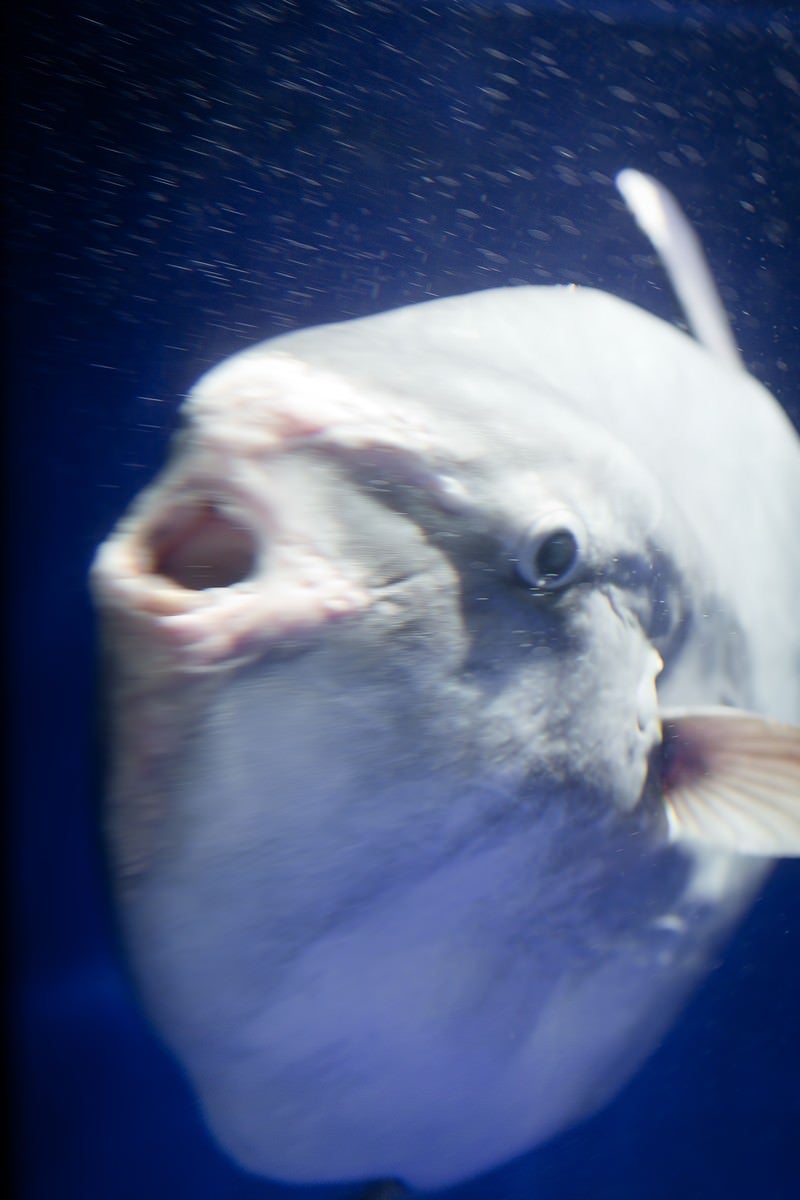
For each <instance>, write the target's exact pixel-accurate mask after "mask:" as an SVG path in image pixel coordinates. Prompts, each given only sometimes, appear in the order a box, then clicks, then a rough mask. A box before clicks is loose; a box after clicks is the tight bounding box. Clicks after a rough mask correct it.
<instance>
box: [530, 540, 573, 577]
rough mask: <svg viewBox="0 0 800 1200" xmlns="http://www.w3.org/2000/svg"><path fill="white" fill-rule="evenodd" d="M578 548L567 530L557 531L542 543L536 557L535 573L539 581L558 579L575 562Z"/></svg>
mask: <svg viewBox="0 0 800 1200" xmlns="http://www.w3.org/2000/svg"><path fill="white" fill-rule="evenodd" d="M577 550H578V547H577V545H576V543H575V538H574V536H573V535H572V534H571V533H570V532H569V530H568V529H559V530H558V532H557V533H553V534H551V535H550V537H549V538H548V539H547V541H546V542H542V545H541V546H540V547H539V553H538V554H537V555H536V573H537V575H538V576H539V578H540V579H559V578H560V577H561V576H562V575H564V574H565V572H567V571H568V570H569V569H570V567H571V566H572V564H573V563H574V562H575V555H576V553H577Z"/></svg>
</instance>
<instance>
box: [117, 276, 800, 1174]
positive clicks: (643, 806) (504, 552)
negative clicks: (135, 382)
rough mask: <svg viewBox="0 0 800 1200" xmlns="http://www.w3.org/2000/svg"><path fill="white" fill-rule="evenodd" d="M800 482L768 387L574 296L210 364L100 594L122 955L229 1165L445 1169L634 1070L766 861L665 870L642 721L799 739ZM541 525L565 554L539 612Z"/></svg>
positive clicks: (525, 1140) (489, 1158) (414, 316)
mask: <svg viewBox="0 0 800 1200" xmlns="http://www.w3.org/2000/svg"><path fill="white" fill-rule="evenodd" d="M755 444H757V445H758V446H759V447H760V454H759V456H758V457H757V458H756V459H754V457H753V455H752V446H753V445H755ZM712 445H713V447H714V452H713V453H710V451H709V447H711V446H712ZM799 468H800V453H799V452H798V446H797V439H796V438H795V437H794V435H793V434H792V431H791V429H790V428H789V426H788V424H787V423H786V421H785V420H784V418H783V417H782V415H781V413H780V411H779V410H778V408H777V406H776V405H775V404H774V402H773V401H772V400H771V398H770V397H769V396H768V395H767V394H766V393H765V392H763V390H762V389H760V388H759V387H758V385H757V384H755V383H754V382H753V381H752V380H750V379H748V378H747V377H746V376H745V375H744V374H743V373H738V372H736V371H735V370H733V369H731V368H728V367H725V366H723V365H720V364H717V363H716V362H715V361H714V360H713V359H712V358H711V357H710V355H709V354H708V353H707V352H705V351H704V350H702V349H701V348H699V347H697V346H696V345H694V344H693V343H691V342H690V341H689V339H688V338H685V337H684V336H683V335H681V334H679V333H678V332H677V331H675V330H673V329H670V328H669V327H667V326H665V325H663V324H662V323H660V322H657V321H655V320H654V319H653V318H651V317H648V316H647V315H646V314H643V313H641V312H639V311H637V310H635V309H632V308H631V307H630V306H627V305H624V304H622V303H620V302H618V301H615V300H613V299H612V298H610V297H607V296H604V295H602V294H600V293H593V292H580V291H567V290H561V289H544V288H531V289H519V290H514V291H504V292H494V293H484V294H482V295H479V296H475V297H464V298H462V299H460V300H452V301H441V302H436V303H434V304H431V305H423V306H417V307H416V308H414V309H406V310H400V311H399V312H397V313H390V314H386V315H384V316H381V317H376V318H370V319H368V320H365V321H357V322H352V323H350V324H347V325H343V326H336V327H330V328H328V329H321V330H311V331H308V332H306V333H303V334H298V335H292V336H290V337H287V338H282V339H279V340H278V341H276V342H273V343H270V344H267V345H266V346H265V347H259V348H256V349H255V350H254V351H251V352H249V353H247V354H245V355H241V356H239V357H238V358H236V359H233V360H230V361H229V362H228V363H225V364H223V365H222V366H221V367H220V368H217V369H216V370H215V371H214V372H211V373H210V375H209V376H207V377H206V378H205V379H204V380H203V381H201V383H200V384H199V385H198V388H197V390H196V392H195V394H194V395H193V397H192V398H191V400H190V403H189V408H188V426H187V430H186V432H185V433H184V435H183V438H182V441H181V442H180V444H179V446H178V449H177V451H176V455H175V457H174V459H173V462H172V464H171V466H170V467H169V468H168V469H167V472H166V474H165V476H164V479H163V480H162V481H161V482H160V483H159V482H157V483H156V485H155V487H154V489H152V490H151V492H150V493H148V494H146V495H145V496H144V497H143V499H142V500H141V501H140V502H139V505H138V508H137V509H135V510H134V512H133V513H132V514H131V516H130V517H129V518H128V520H127V523H126V524H124V525H123V526H122V527H121V529H120V531H119V533H118V534H117V535H116V537H115V538H114V539H112V540H111V541H110V542H109V543H108V544H107V546H106V547H105V548H104V549H103V550H102V551H101V553H100V556H99V559H98V565H97V567H96V570H95V582H96V591H97V595H98V600H99V603H100V605H101V608H102V609H103V611H104V613H105V614H106V619H107V622H108V630H109V636H108V643H109V648H110V652H111V659H112V678H113V679H114V681H115V682H114V683H113V698H114V714H113V721H114V726H115V760H114V769H113V771H112V780H111V789H110V791H111V798H110V829H111V838H112V844H113V850H114V855H115V860H116V863H117V867H118V873H119V879H120V899H121V911H122V917H123V922H124V925H125V929H126V933H127V936H128V939H129V943H130V947H131V952H132V959H133V962H134V966H135V969H136V971H137V975H138V978H139V980H140V984H141V988H142V992H143V995H144V998H145V1001H146V1004H147V1005H148V1007H149V1009H150V1011H151V1012H152V1014H153V1016H154V1019H155V1021H156V1024H157V1025H158V1026H159V1028H160V1029H161V1031H162V1033H163V1035H164V1037H165V1038H166V1040H167V1042H168V1043H169V1044H170V1045H171V1046H172V1047H173V1048H174V1050H175V1051H176V1053H177V1054H178V1056H179V1058H180V1059H181V1060H182V1061H183V1063H184V1065H185V1067H186V1069H187V1071H188V1073H189V1075H190V1077H191V1078H192V1080H193V1081H194V1083H195V1085H196V1087H197V1089H198V1093H199V1095H200V1098H201V1101H202V1103H203V1106H204V1108H205V1111H206V1113H207V1115H208V1118H209V1121H210V1123H211V1126H212V1128H213V1129H214V1131H215V1132H216V1134H217V1136H218V1137H219V1138H220V1139H221V1141H222V1142H223V1144H224V1145H225V1146H227V1148H228V1149H229V1150H230V1151H231V1152H232V1153H233V1154H234V1155H235V1156H236V1157H237V1158H238V1159H239V1160H240V1161H242V1162H243V1163H244V1164H246V1165H247V1166H250V1167H252V1168H254V1169H255V1170H258V1171H262V1172H264V1173H265V1174H268V1175H274V1176H277V1177H280V1178H284V1179H289V1180H294V1181H324V1180H335V1179H355V1178H364V1179H367V1178H370V1177H373V1178H380V1177H399V1178H403V1179H405V1180H407V1181H409V1182H410V1183H412V1184H414V1185H418V1186H425V1187H430V1186H440V1185H444V1184H447V1183H451V1182H454V1181H456V1180H458V1179H460V1178H463V1177H466V1176H468V1175H470V1174H472V1173H475V1172H477V1171H480V1170H483V1169H486V1168H488V1167H491V1166H492V1165H494V1164H496V1163H498V1162H501V1161H503V1160H504V1159H505V1158H508V1157H510V1156H511V1155H513V1154H515V1153H518V1152H520V1151H522V1150H524V1149H526V1148H527V1147H529V1146H531V1145H534V1144H535V1143H536V1142H538V1141H541V1140H543V1139H544V1138H546V1137H548V1136H549V1135H551V1134H552V1133H554V1132H556V1131H557V1130H558V1129H560V1128H563V1127H564V1126H565V1125H567V1124H569V1123H570V1122H571V1121H574V1120H576V1119H577V1118H578V1117H580V1116H582V1115H583V1114H584V1113H586V1112H589V1111H591V1110H592V1109H594V1108H596V1107H597V1106H598V1105H599V1104H600V1103H602V1101H603V1100H604V1099H605V1098H606V1097H607V1096H608V1095H610V1094H611V1093H613V1091H614V1090H615V1089H616V1088H617V1087H618V1086H619V1085H620V1084H621V1083H622V1082H623V1081H624V1079H625V1078H627V1077H628V1076H629V1074H630V1073H631V1071H632V1070H633V1069H634V1068H635V1066H636V1065H637V1064H638V1063H639V1062H640V1061H641V1059H642V1058H643V1057H644V1056H645V1055H646V1054H647V1052H648V1051H649V1050H650V1049H651V1047H652V1046H653V1044H654V1043H655V1041H656V1040H657V1038H658V1037H659V1036H660V1034H661V1032H662V1030H663V1029H664V1028H665V1026H666V1024H667V1023H668V1021H669V1020H670V1018H671V1017H672V1015H673V1013H674V1012H675V1010H676V1008H677V1007H678V1006H679V1005H680V1003H681V1002H682V1000H683V999H684V997H685V995H686V994H687V992H688V989H689V988H690V986H691V984H692V983H693V982H694V980H695V979H696V978H697V977H698V975H700V974H701V973H702V971H703V969H704V968H705V966H706V965H707V963H708V960H709V956H710V954H711V953H712V952H713V950H714V948H715V946H716V945H717V944H718V941H719V939H720V937H721V936H722V935H723V934H724V933H725V931H726V930H727V929H728V928H729V927H730V925H731V923H732V922H733V920H734V919H735V917H736V916H737V914H738V913H739V912H740V911H741V909H742V907H743V906H744V904H745V903H746V900H747V898H748V897H749V895H750V894H751V892H752V889H753V887H754V886H755V885H756V883H757V882H758V880H759V878H760V877H761V875H762V874H763V870H764V867H763V865H762V864H761V863H759V862H758V861H757V860H747V859H737V858H735V857H733V856H729V855H724V854H721V853H716V852H712V851H702V852H700V851H692V852H689V851H687V850H683V849H680V848H678V847H675V846H671V845H668V843H667V838H666V829H665V822H664V818H663V813H662V810H661V803H660V800H661V797H660V785H659V779H658V776H657V772H656V771H655V770H649V766H650V762H651V758H652V755H653V751H654V748H655V747H657V745H658V741H659V736H660V729H659V723H658V718H657V700H659V701H660V702H661V703H664V702H665V701H666V702H667V703H670V704H684V705H689V704H720V703H722V704H735V705H740V706H743V707H749V708H755V709H756V710H757V711H762V712H764V713H767V714H770V715H774V716H776V717H781V718H783V719H786V720H793V719H797V717H798V715H800V712H798V709H799V708H800V704H799V703H798V696H797V686H798V683H797V662H798V643H797V637H798V633H797V630H796V628H794V625H796V621H794V620H793V619H792V617H791V614H792V611H793V610H792V603H791V598H792V596H793V595H795V594H796V591H797V588H798V586H800V578H799V577H798V576H799V575H800V570H799V568H798V562H797V560H796V557H795V559H791V558H790V557H789V555H788V554H786V553H785V548H786V547H787V546H788V545H794V544H795V539H794V529H795V527H796V519H797V516H798V513H800V497H799V496H798V487H799V486H800V469H799ZM745 469H746V470H747V472H748V487H747V495H746V496H745V495H744V494H743V491H742V488H741V486H740V481H741V479H742V477H743V472H744V470H745ZM212 509H213V512H212V516H211V517H209V516H208V513H209V512H211V511H212ZM555 509H557V510H559V512H563V513H565V514H567V517H566V518H565V519H567V520H568V521H572V522H574V526H575V528H576V529H580V530H581V543H580V561H579V565H578V569H577V570H576V571H575V573H574V575H573V576H572V577H571V578H570V580H569V582H568V583H567V584H565V586H563V587H554V588H553V589H551V590H547V589H542V588H532V587H531V586H530V585H529V584H528V583H525V582H524V581H523V580H521V579H520V576H519V572H518V566H519V560H520V557H521V556H524V554H525V553H526V552H527V551H528V550H529V549H530V546H531V545H532V544H533V543H532V542H531V538H530V536H529V531H530V529H531V525H532V523H533V524H534V526H535V525H536V522H537V521H540V520H541V519H542V517H543V515H544V516H545V517H546V516H547V514H548V513H551V512H552V511H553V510H555ZM186 514H189V515H188V516H187V515H186ZM192 522H195V525H196V528H197V529H198V530H200V532H199V533H193V534H191V536H190V535H189V534H187V533H186V530H187V529H190V528H195V526H193V525H192ZM217 526H218V527H219V530H217ZM226 526H227V528H228V530H229V532H230V537H231V538H232V539H233V541H232V542H231V543H230V544H231V545H235V544H236V538H237V536H240V538H241V541H242V546H243V547H244V549H243V550H242V552H241V554H240V555H239V560H238V566H237V563H236V562H235V561H234V559H235V555H234V556H233V557H229V558H228V559H227V560H226V561H225V563H224V570H223V566H222V565H220V561H221V560H220V555H221V554H222V551H221V550H220V546H221V545H223V544H224V543H225V538H224V536H222V537H220V536H218V532H219V531H221V532H222V533H223V534H224V531H225V527H226ZM204 529H205V530H206V532H205V533H203V532H202V531H203V530H204ZM237 529H238V530H240V531H241V530H244V533H240V534H239V535H237V533H236V530H237ZM776 546H777V547H778V548H779V552H776ZM743 547H746V548H747V563H748V569H747V571H743V569H742V548H743ZM204 553H205V554H206V555H207V557H208V558H209V561H212V560H213V562H216V563H217V569H218V578H217V580H216V582H217V585H218V586H216V587H212V588H206V587H202V588H201V587H200V586H198V584H197V583H196V581H194V582H189V581H190V580H194V576H193V575H191V573H190V572H191V571H194V570H195V567H196V564H193V563H191V562H190V560H191V559H192V555H194V556H195V557H197V556H198V555H199V556H200V557H201V558H202V555H203V554H204ZM212 577H213V573H212ZM187 584H188V586H187ZM662 661H663V670H662V669H661V667H662ZM656 686H657V687H658V697H657V696H656Z"/></svg>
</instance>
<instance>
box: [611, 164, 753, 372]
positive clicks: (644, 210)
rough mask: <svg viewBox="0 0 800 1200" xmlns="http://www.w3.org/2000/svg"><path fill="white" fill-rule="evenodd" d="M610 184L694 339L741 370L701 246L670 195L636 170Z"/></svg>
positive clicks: (620, 174) (740, 360)
mask: <svg viewBox="0 0 800 1200" xmlns="http://www.w3.org/2000/svg"><path fill="white" fill-rule="evenodd" d="M615 183H616V185H617V189H618V191H619V193H620V195H621V196H622V198H623V200H624V201H625V203H626V204H627V206H628V208H629V209H630V211H631V213H632V214H633V216H634V217H635V219H636V224H637V225H638V226H639V228H640V229H641V231H642V233H643V234H644V235H645V237H647V238H649V240H650V241H651V242H652V244H653V246H654V247H655V249H656V251H657V253H658V256H659V258H660V259H661V261H662V263H663V265H664V268H665V270H666V272H667V274H668V275H669V278H670V280H671V282H672V286H673V288H674V289H675V293H676V295H677V297H678V300H679V302H680V304H681V306H682V307H683V310H684V312H685V313H686V318H687V320H688V322H689V327H690V329H691V330H692V333H693V334H694V336H695V337H696V338H697V340H698V341H699V342H701V343H702V344H703V345H704V346H706V347H707V348H708V349H709V350H710V351H711V352H712V354H716V355H717V356H718V357H719V358H722V359H724V361H725V362H728V363H730V364H731V366H735V367H738V368H739V369H740V370H741V369H742V359H741V356H740V354H739V351H738V350H737V348H736V343H735V341H734V340H733V333H732V332H731V327H730V323H729V321H728V317H727V315H726V313H725V309H724V307H723V305H722V301H721V300H720V296H719V292H718V291H717V287H716V284H715V283H714V280H713V278H712V275H711V272H710V270H709V268H708V263H707V262H706V256H705V254H704V253H703V248H702V246H701V245H700V242H699V240H698V237H697V235H696V233H695V232H694V230H693V229H692V227H691V225H690V224H689V222H688V221H687V219H686V217H685V215H684V213H683V211H682V209H681V207H680V205H679V204H678V202H677V200H676V199H675V197H674V196H673V195H672V193H671V192H670V191H668V190H667V188H665V187H664V186H663V184H660V183H659V182H658V181H657V180H655V179H653V178H651V176H650V175H642V174H641V172H640V171H632V170H630V169H628V170H625V171H620V172H619V174H618V175H617V177H616V180H615Z"/></svg>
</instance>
